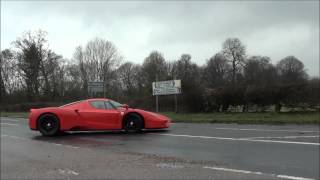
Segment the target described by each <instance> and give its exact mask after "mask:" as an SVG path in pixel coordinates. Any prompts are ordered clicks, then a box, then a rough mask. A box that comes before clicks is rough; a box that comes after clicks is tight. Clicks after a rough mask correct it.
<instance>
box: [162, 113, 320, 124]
mask: <svg viewBox="0 0 320 180" xmlns="http://www.w3.org/2000/svg"><path fill="white" fill-rule="evenodd" d="M161 114H163V115H166V116H168V117H170V118H171V119H172V120H173V122H192V123H238V124H320V114H319V112H291V113H192V114H191V113H187V114H182V113H173V112H164V113H161Z"/></svg>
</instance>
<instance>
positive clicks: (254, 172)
mask: <svg viewBox="0 0 320 180" xmlns="http://www.w3.org/2000/svg"><path fill="white" fill-rule="evenodd" d="M203 168H204V169H212V170H217V171H227V172H234V173H243V174H256V175H265V176H273V177H277V178H282V179H291V180H314V179H312V178H305V177H296V176H288V175H276V174H271V173H262V172H257V171H247V170H240V169H229V168H221V167H210V166H204V167H203Z"/></svg>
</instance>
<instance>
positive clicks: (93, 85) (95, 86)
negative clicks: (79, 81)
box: [88, 82, 104, 94]
mask: <svg viewBox="0 0 320 180" xmlns="http://www.w3.org/2000/svg"><path fill="white" fill-rule="evenodd" d="M103 89H104V88H103V82H88V92H89V94H91V93H103V92H104V91H103Z"/></svg>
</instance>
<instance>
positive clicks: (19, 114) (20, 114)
mask: <svg viewBox="0 0 320 180" xmlns="http://www.w3.org/2000/svg"><path fill="white" fill-rule="evenodd" d="M0 116H1V117H15V118H28V116H29V112H0Z"/></svg>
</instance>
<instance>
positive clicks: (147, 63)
mask: <svg viewBox="0 0 320 180" xmlns="http://www.w3.org/2000/svg"><path fill="white" fill-rule="evenodd" d="M166 72H167V71H166V62H165V59H164V57H163V56H162V54H161V53H160V52H157V51H153V52H151V53H150V55H149V56H148V57H146V58H145V60H144V62H143V65H142V73H143V76H144V78H145V86H147V87H151V83H152V82H153V81H156V79H157V80H165V79H166V77H167V75H166ZM150 89H151V88H150Z"/></svg>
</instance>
